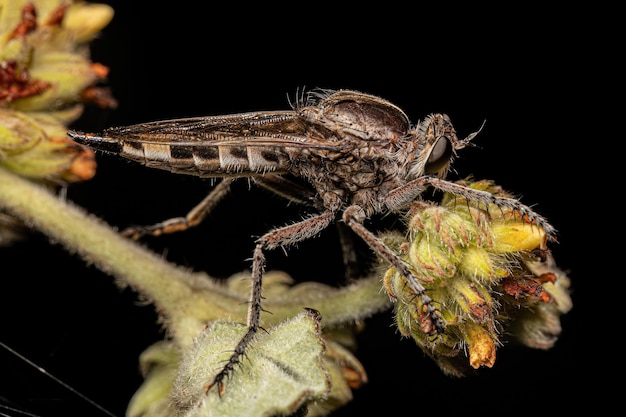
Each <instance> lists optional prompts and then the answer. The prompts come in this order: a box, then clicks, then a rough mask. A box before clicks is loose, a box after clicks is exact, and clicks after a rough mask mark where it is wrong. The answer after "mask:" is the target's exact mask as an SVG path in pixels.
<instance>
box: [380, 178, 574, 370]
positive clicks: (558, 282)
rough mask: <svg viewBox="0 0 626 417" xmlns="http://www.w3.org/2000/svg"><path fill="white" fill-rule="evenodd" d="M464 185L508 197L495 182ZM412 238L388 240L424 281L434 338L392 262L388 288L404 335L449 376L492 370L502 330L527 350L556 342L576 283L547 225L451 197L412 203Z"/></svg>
mask: <svg viewBox="0 0 626 417" xmlns="http://www.w3.org/2000/svg"><path fill="white" fill-rule="evenodd" d="M460 183H462V184H463V185H465V186H467V187H470V188H474V189H478V190H482V191H487V192H490V193H491V194H493V195H494V196H497V197H509V198H510V195H508V194H507V193H506V192H504V191H503V190H502V189H501V188H500V187H498V186H495V185H494V184H493V183H492V182H490V181H476V182H470V181H460ZM406 224H407V226H408V239H407V238H406V237H404V236H400V235H399V234H395V233H389V234H387V235H385V236H383V238H384V240H385V241H386V243H387V244H389V245H390V247H392V248H393V249H394V250H395V251H396V252H397V253H399V254H401V256H402V258H403V259H404V260H405V261H406V263H407V264H408V265H409V267H410V268H411V270H412V271H413V273H414V274H415V275H416V276H417V277H418V278H419V279H420V280H421V282H422V285H423V286H424V287H425V288H426V293H427V295H428V296H429V297H431V298H432V299H433V300H434V301H433V303H434V304H433V305H434V306H435V308H437V310H438V314H440V316H441V317H442V318H443V319H444V321H445V323H446V327H445V330H444V331H443V332H441V333H438V334H434V335H433V332H432V331H429V330H430V328H429V326H428V325H427V322H428V319H429V316H428V314H427V306H424V305H423V304H422V298H421V297H416V296H415V294H414V293H413V292H412V291H411V290H410V288H409V286H408V285H407V284H406V281H405V277H403V276H402V275H400V274H399V273H398V272H397V271H396V270H395V268H389V269H388V270H387V271H386V274H385V277H384V283H385V289H386V291H387V293H388V294H389V296H390V297H391V298H392V300H393V301H394V302H395V318H396V323H397V325H398V328H399V330H400V332H401V334H402V335H404V336H410V337H412V338H413V339H414V340H415V342H416V343H417V344H418V345H419V346H420V347H421V348H422V350H423V351H424V352H426V353H427V354H428V355H429V356H431V357H432V358H433V359H434V360H435V361H436V362H437V363H438V364H439V366H440V367H441V368H442V370H443V371H444V372H446V373H447V374H450V375H455V376H461V375H463V374H464V373H465V372H466V371H467V370H468V369H469V367H468V365H469V366H471V367H472V368H479V367H481V366H486V367H491V366H493V364H494V363H495V360H496V350H497V347H498V346H499V345H500V344H501V339H500V338H501V335H503V334H512V335H513V336H515V337H516V338H517V339H518V340H519V341H520V342H522V343H524V344H525V345H527V346H529V347H534V348H543V349H546V348H549V347H551V346H552V345H553V344H554V343H555V342H556V340H557V338H558V336H559V334H560V331H561V327H560V315H561V314H564V313H566V312H567V311H568V310H569V309H570V308H571V299H570V296H569V292H568V288H569V280H568V278H567V276H566V275H565V274H564V273H563V272H562V271H561V270H560V269H558V267H557V266H556V264H555V262H554V259H553V258H552V256H551V254H550V252H549V250H548V248H547V244H548V242H549V240H550V238H551V237H550V236H548V235H547V234H546V233H545V231H544V229H543V228H541V227H539V226H537V225H536V224H534V223H532V222H530V221H529V220H528V219H527V218H524V217H523V216H522V215H520V213H519V212H516V211H514V210H512V209H507V208H502V207H499V206H496V205H495V204H483V203H481V204H477V203H475V202H471V201H467V200H466V199H464V198H462V197H459V196H456V195H452V194H446V195H444V197H443V199H442V201H441V203H439V204H435V203H430V202H425V201H419V202H415V203H414V205H413V207H412V208H411V210H410V211H409V213H408V215H407V223H406Z"/></svg>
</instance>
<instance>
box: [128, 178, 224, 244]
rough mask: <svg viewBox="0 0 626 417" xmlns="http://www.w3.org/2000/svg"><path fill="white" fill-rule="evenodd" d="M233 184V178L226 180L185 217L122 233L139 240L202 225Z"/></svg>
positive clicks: (137, 227)
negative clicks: (147, 236)
mask: <svg viewBox="0 0 626 417" xmlns="http://www.w3.org/2000/svg"><path fill="white" fill-rule="evenodd" d="M232 182H233V180H232V179H231V178H224V179H223V180H222V181H220V182H219V183H218V184H217V185H216V186H215V188H213V189H212V190H211V192H210V193H209V195H207V196H206V197H205V198H204V199H203V200H202V201H201V202H200V203H199V204H198V205H196V206H195V207H194V208H193V209H192V210H191V211H190V212H189V213H187V215H186V216H185V217H174V218H172V219H168V220H165V221H162V222H160V223H157V224H153V225H151V226H133V227H129V228H127V229H124V230H123V231H122V236H125V237H130V238H131V239H135V240H137V239H139V238H141V237H142V236H146V235H150V236H160V235H164V234H169V233H176V232H181V231H183V230H187V229H189V228H191V227H195V226H197V225H199V224H200V223H202V221H203V220H204V219H205V217H206V216H207V214H209V212H210V211H211V210H213V209H214V208H215V206H217V204H218V203H219V202H220V201H221V200H222V199H223V198H224V197H225V196H226V194H228V193H229V191H230V185H231V184H232Z"/></svg>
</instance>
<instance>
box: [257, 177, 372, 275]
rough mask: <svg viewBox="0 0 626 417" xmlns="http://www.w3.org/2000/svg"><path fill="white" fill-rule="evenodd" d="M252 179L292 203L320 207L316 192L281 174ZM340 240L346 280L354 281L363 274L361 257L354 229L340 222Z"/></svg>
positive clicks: (338, 224)
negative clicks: (360, 265) (356, 246)
mask: <svg viewBox="0 0 626 417" xmlns="http://www.w3.org/2000/svg"><path fill="white" fill-rule="evenodd" d="M252 180H253V181H254V182H255V183H256V184H257V185H259V186H261V187H263V188H265V189H267V190H269V191H271V192H273V193H274V194H276V195H278V196H280V197H283V198H285V199H287V200H289V201H291V202H292V203H296V204H301V205H304V206H308V207H314V208H317V209H321V207H318V206H319V204H318V203H317V200H316V194H315V192H313V190H311V189H310V188H306V187H305V186H303V185H301V184H298V183H296V182H293V181H291V180H290V179H287V178H285V177H283V176H281V175H275V174H266V175H262V176H257V177H252ZM337 229H338V233H339V242H340V244H341V253H342V255H343V265H344V268H345V271H346V280H347V281H348V282H352V281H354V280H356V279H357V278H359V277H360V276H361V272H362V268H360V267H359V259H358V257H357V254H356V251H355V249H354V241H353V235H352V231H351V230H350V229H349V228H348V227H346V225H345V224H343V223H340V222H338V223H337Z"/></svg>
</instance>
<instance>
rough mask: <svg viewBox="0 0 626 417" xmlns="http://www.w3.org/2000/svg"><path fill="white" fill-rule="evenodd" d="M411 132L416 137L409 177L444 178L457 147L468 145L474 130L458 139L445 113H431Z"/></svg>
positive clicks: (461, 147)
mask: <svg viewBox="0 0 626 417" xmlns="http://www.w3.org/2000/svg"><path fill="white" fill-rule="evenodd" d="M413 134H414V135H415V136H416V137H417V143H418V147H417V149H416V152H417V155H416V158H415V159H414V160H413V161H412V162H411V167H410V170H409V178H410V179H414V178H418V177H421V176H423V175H435V176H437V177H440V178H444V177H445V176H446V174H447V173H448V169H449V168H450V164H451V163H452V161H453V160H454V158H455V156H456V153H457V151H458V150H459V149H463V148H464V147H466V146H468V145H470V142H471V140H472V139H474V137H475V136H476V135H477V134H478V132H474V133H472V134H470V135H469V136H468V137H466V138H465V139H463V140H459V138H458V137H457V135H456V131H455V130H454V126H452V122H451V121H450V118H449V117H448V115H446V114H440V113H436V114H431V115H429V116H427V117H426V118H425V119H424V120H422V121H421V122H420V123H419V124H418V125H417V127H416V128H415V131H414V132H413Z"/></svg>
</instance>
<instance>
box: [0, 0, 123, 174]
mask: <svg viewBox="0 0 626 417" xmlns="http://www.w3.org/2000/svg"><path fill="white" fill-rule="evenodd" d="M112 17H113V10H112V9H111V8H110V7H109V6H107V5H100V4H89V3H86V2H82V1H76V2H72V1H66V0H32V1H25V0H0V165H2V166H3V167H5V168H7V169H10V170H12V171H14V172H16V173H18V174H20V175H22V176H25V177H27V178H30V179H32V180H36V181H42V182H46V183H63V182H74V181H82V180H87V179H90V178H91V177H93V175H94V174H95V159H94V156H93V152H92V151H90V150H87V149H84V148H82V147H79V146H77V145H76V144H75V143H74V142H73V141H71V140H70V139H69V138H67V136H66V132H67V125H68V124H69V123H71V122H73V121H74V120H76V119H77V118H78V117H79V116H80V115H81V114H82V112H83V108H84V104H85V103H86V102H87V101H88V100H91V98H93V97H96V98H97V104H98V105H100V106H104V107H115V106H116V101H115V100H114V99H113V98H112V97H111V96H110V95H109V94H108V93H107V90H106V89H104V88H101V87H98V86H97V83H98V82H100V81H102V80H103V79H104V78H105V77H106V75H107V72H108V70H107V68H106V67H104V66H102V65H99V64H95V63H93V62H91V61H90V58H89V53H88V44H87V43H88V41H90V40H91V39H92V38H93V37H94V36H95V35H96V34H97V33H98V32H99V31H100V30H101V29H102V28H104V27H105V26H106V25H107V24H108V23H109V21H110V20H111V19H112Z"/></svg>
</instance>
